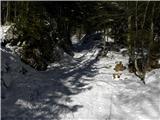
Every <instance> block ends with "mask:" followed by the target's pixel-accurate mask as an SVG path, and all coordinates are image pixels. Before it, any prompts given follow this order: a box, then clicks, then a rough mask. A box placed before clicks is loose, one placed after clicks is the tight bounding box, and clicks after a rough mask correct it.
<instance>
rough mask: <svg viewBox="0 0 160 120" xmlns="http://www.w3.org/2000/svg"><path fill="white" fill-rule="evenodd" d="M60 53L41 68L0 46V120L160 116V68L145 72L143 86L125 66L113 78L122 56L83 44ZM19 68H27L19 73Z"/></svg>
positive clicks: (151, 119)
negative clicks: (60, 57) (56, 60)
mask: <svg viewBox="0 0 160 120" xmlns="http://www.w3.org/2000/svg"><path fill="white" fill-rule="evenodd" d="M76 47H80V49H79V50H77V51H75V56H74V58H73V59H72V58H71V57H70V56H68V55H64V59H63V60H62V61H61V62H59V63H53V64H51V65H50V66H48V69H47V70H46V71H35V70H34V69H32V68H31V67H29V66H28V65H26V64H24V63H22V62H21V61H20V59H19V57H18V56H17V55H15V54H14V52H13V51H12V50H11V49H10V48H4V47H1V57H2V58H1V59H2V63H1V67H2V71H3V75H2V78H3V79H4V80H5V82H6V84H7V85H8V86H9V87H8V88H7V89H6V88H4V87H3V86H2V97H3V99H2V100H1V105H2V108H1V110H2V112H1V117H2V120H160V69H155V70H152V71H150V72H148V73H147V74H146V79H145V81H146V85H144V84H143V83H142V82H141V81H140V80H139V78H137V77H136V76H135V75H134V74H133V73H129V72H128V70H127V69H125V70H124V71H122V75H121V77H120V79H113V73H115V71H114V67H115V63H116V62H117V61H122V63H123V65H124V66H126V67H127V63H128V56H127V55H125V56H123V55H122V54H121V52H115V51H109V52H108V54H107V57H103V58H100V59H96V56H97V54H98V51H99V49H98V48H92V49H88V47H87V45H86V46H83V49H82V46H81V44H80V43H79V45H77V46H76ZM22 68H25V69H26V70H27V72H22Z"/></svg>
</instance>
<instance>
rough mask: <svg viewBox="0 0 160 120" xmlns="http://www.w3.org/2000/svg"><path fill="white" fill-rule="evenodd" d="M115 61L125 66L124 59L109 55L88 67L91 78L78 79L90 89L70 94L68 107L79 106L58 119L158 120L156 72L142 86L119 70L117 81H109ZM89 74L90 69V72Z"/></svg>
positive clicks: (159, 102) (159, 89)
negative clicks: (94, 72) (93, 73)
mask: <svg viewBox="0 0 160 120" xmlns="http://www.w3.org/2000/svg"><path fill="white" fill-rule="evenodd" d="M116 61H122V62H123V64H124V65H126V64H127V61H128V59H127V57H123V56H122V55H121V54H119V53H114V52H109V54H108V58H102V59H100V60H99V61H97V62H96V63H94V64H93V65H92V68H91V69H96V74H95V75H94V76H91V77H88V76H82V77H81V82H83V83H85V84H87V85H86V86H85V87H88V88H90V89H89V90H86V91H84V92H81V93H79V94H77V95H71V100H72V102H71V103H68V105H77V104H78V105H79V106H82V107H81V108H79V109H78V110H77V111H76V112H73V113H68V114H62V115H61V117H62V120H159V119H160V70H154V71H152V72H150V73H148V74H147V77H146V82H147V85H143V83H141V82H140V81H139V80H138V78H136V77H135V76H134V75H133V74H131V73H128V71H127V70H125V71H123V73H122V76H121V79H119V80H113V79H112V75H113V73H114V70H113V68H114V66H115V62H116ZM90 71H92V70H90Z"/></svg>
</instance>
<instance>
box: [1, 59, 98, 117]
mask: <svg viewBox="0 0 160 120" xmlns="http://www.w3.org/2000/svg"><path fill="white" fill-rule="evenodd" d="M96 62H97V59H89V60H87V62H85V63H83V64H80V66H79V67H77V66H76V65H75V64H73V65H71V67H66V68H63V67H55V69H53V70H50V71H44V72H35V73H28V74H27V75H26V76H24V77H23V78H22V79H23V80H22V81H19V82H17V83H16V84H17V85H16V86H15V87H13V88H12V90H11V91H10V94H9V96H8V97H7V98H6V99H5V100H3V101H2V120H51V119H53V120H60V119H61V117H62V116H63V117H64V116H65V115H66V114H67V113H73V112H76V111H78V109H81V108H82V107H83V106H82V105H80V104H79V103H77V104H76V105H68V104H67V103H71V102H72V99H71V96H73V95H76V94H79V93H81V92H83V91H86V90H90V89H92V88H91V87H90V86H88V83H86V82H85V79H83V77H93V76H95V75H96V74H97V69H96V68H94V63H96Z"/></svg>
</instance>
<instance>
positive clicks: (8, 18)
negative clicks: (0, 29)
mask: <svg viewBox="0 0 160 120" xmlns="http://www.w3.org/2000/svg"><path fill="white" fill-rule="evenodd" d="M9 2H10V1H7V6H6V7H7V11H6V20H5V22H6V24H7V23H8V22H9V21H10V3H9Z"/></svg>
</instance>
